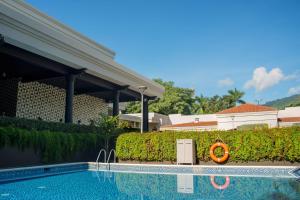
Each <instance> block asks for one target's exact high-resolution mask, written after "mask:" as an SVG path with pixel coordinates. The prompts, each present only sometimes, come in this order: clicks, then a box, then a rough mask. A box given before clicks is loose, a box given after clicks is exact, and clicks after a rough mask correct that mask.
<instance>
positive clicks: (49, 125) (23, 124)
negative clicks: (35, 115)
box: [0, 116, 101, 133]
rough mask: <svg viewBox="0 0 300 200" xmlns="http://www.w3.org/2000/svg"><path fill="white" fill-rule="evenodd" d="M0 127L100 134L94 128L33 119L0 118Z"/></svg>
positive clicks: (97, 129) (99, 130)
mask: <svg viewBox="0 0 300 200" xmlns="http://www.w3.org/2000/svg"><path fill="white" fill-rule="evenodd" d="M0 126H2V127H6V126H13V127H18V128H22V129H27V130H37V131H43V130H48V131H54V132H66V133H101V129H99V128H97V127H96V126H90V125H78V124H72V123H67V124H65V123H62V122H49V121H41V120H35V119H24V118H17V117H5V116H1V117H0Z"/></svg>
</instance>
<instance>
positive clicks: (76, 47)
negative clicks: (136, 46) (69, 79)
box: [0, 0, 164, 97]
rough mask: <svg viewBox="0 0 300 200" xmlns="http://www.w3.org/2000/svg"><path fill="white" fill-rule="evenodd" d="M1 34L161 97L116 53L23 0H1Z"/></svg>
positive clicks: (30, 48)
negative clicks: (145, 88)
mask: <svg viewBox="0 0 300 200" xmlns="http://www.w3.org/2000/svg"><path fill="white" fill-rule="evenodd" d="M0 34H2V35H3V36H4V37H5V40H6V41H7V42H8V43H11V44H13V45H16V46H18V47H20V48H23V49H26V50H28V51H30V52H33V53H36V54H38V55H41V56H44V57H47V58H49V59H52V60H55V61H57V62H60V63H63V64H65V65H68V66H70V67H73V68H76V69H81V68H86V69H87V73H89V74H92V75H95V76H98V77H100V78H102V79H105V80H108V81H111V82H113V83H116V84H119V85H130V87H129V88H130V89H132V90H134V91H138V87H139V86H141V85H143V86H147V87H148V89H147V90H146V92H145V94H146V95H148V96H157V97H161V96H162V94H163V92H164V88H163V87H162V86H161V85H159V84H158V83H156V82H154V81H152V80H150V79H148V78H146V77H144V76H142V75H139V74H137V73H136V72H134V71H133V70H131V69H128V68H126V67H124V66H122V65H120V64H118V63H116V62H115V61H114V60H113V59H114V56H115V52H113V51H112V50H110V49H108V48H106V47H104V46H102V45H100V44H97V43H96V42H94V41H92V40H90V39H89V38H87V37H85V36H83V35H81V34H80V33H78V32H76V31H74V30H72V29H70V28H68V27H67V26H65V25H63V24H61V23H60V22H58V21H56V20H54V19H53V18H51V17H49V16H47V15H45V14H43V13H41V12H39V11H38V10H36V9H34V8H33V7H31V6H30V5H28V4H26V3H24V2H23V1H11V0H1V1H0Z"/></svg>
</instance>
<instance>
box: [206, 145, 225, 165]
mask: <svg viewBox="0 0 300 200" xmlns="http://www.w3.org/2000/svg"><path fill="white" fill-rule="evenodd" d="M217 147H222V148H223V149H224V155H223V157H222V158H218V157H217V156H215V154H214V151H215V149H216V148H217ZM209 154H210V157H211V159H213V161H215V162H217V163H222V162H224V161H226V160H227V159H228V157H229V150H228V147H227V145H226V144H224V143H221V142H217V143H215V144H213V145H212V146H211V147H210V151H209Z"/></svg>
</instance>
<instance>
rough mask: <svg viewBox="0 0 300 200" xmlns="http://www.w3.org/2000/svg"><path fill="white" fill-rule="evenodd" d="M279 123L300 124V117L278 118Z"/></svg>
mask: <svg viewBox="0 0 300 200" xmlns="http://www.w3.org/2000/svg"><path fill="white" fill-rule="evenodd" d="M278 121H279V122H300V117H282V118H278Z"/></svg>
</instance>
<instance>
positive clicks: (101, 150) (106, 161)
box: [96, 149, 117, 170]
mask: <svg viewBox="0 0 300 200" xmlns="http://www.w3.org/2000/svg"><path fill="white" fill-rule="evenodd" d="M102 153H104V159H103V163H106V164H108V167H109V168H108V169H110V165H109V163H110V162H109V160H110V157H111V154H112V153H113V155H114V163H115V162H116V160H117V157H116V150H114V149H111V150H110V152H109V154H108V158H107V159H106V150H105V149H100V151H99V153H98V156H97V159H96V164H97V170H99V159H100V156H101V154H102Z"/></svg>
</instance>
